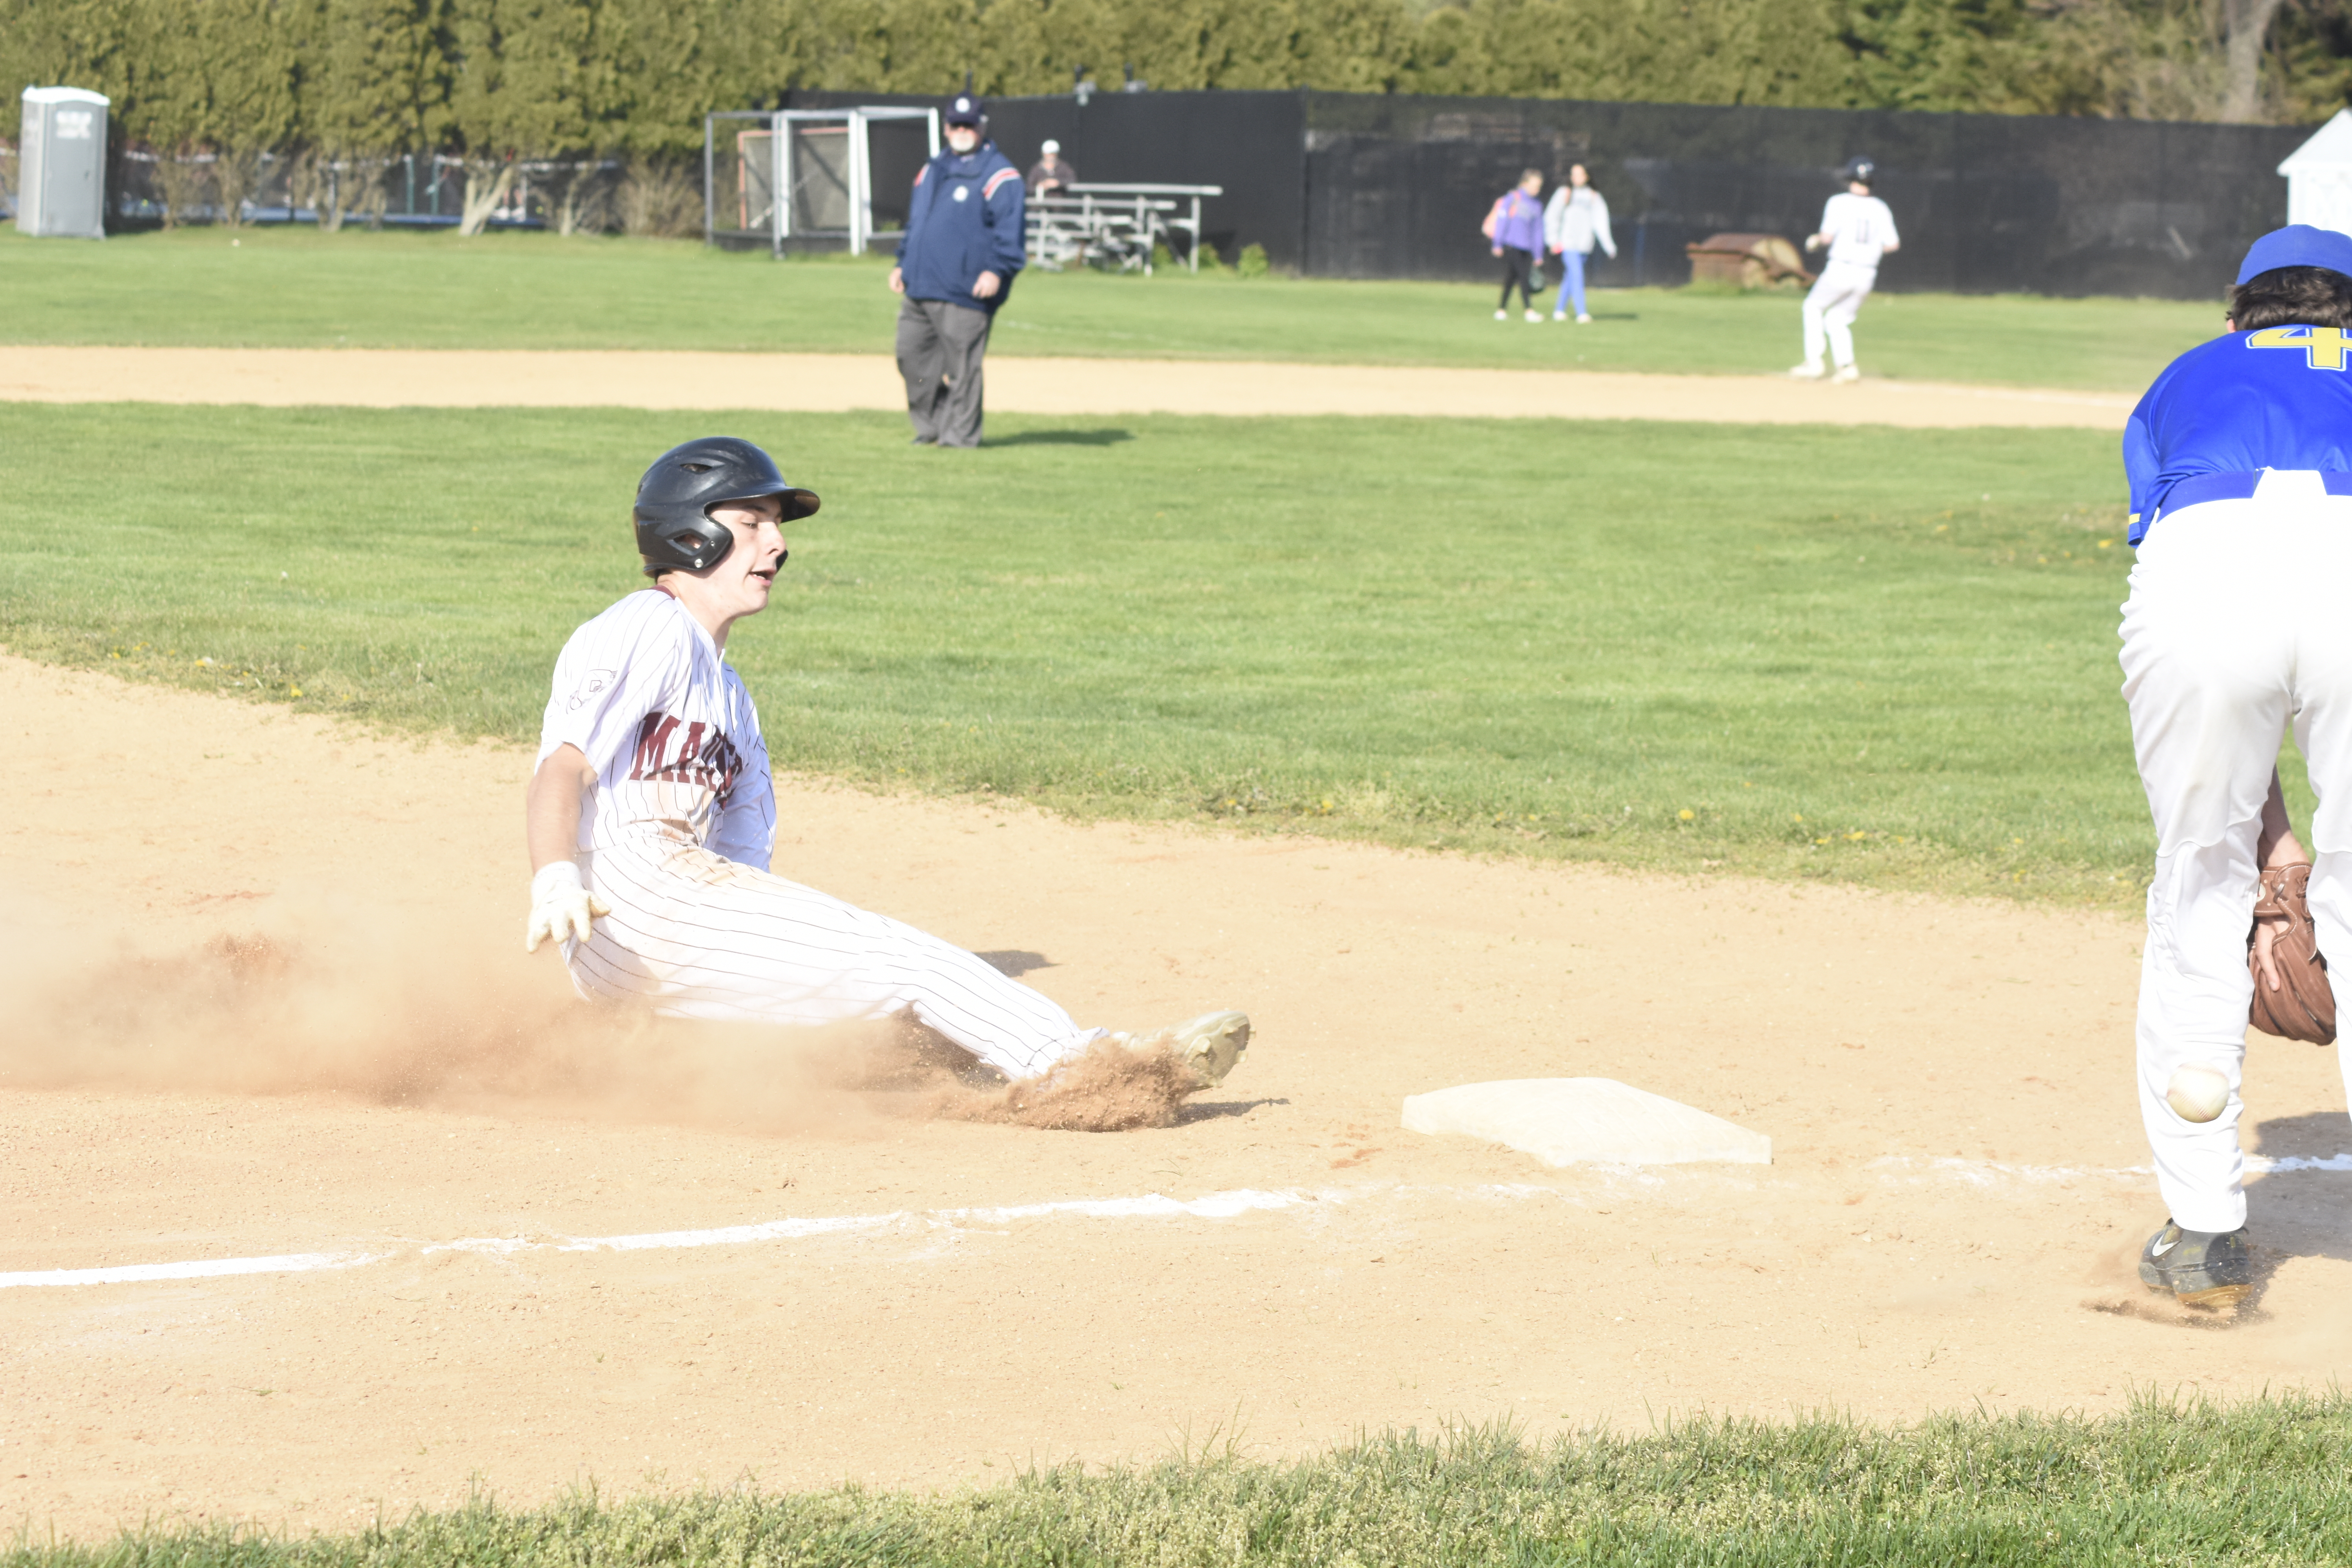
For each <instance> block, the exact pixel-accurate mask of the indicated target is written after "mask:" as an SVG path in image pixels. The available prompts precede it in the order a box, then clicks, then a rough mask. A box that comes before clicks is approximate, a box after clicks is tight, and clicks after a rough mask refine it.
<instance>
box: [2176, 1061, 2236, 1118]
mask: <svg viewBox="0 0 2352 1568" xmlns="http://www.w3.org/2000/svg"><path fill="white" fill-rule="evenodd" d="M2164 1102H2165V1103H2166V1104H2167V1105H2169V1106H2170V1107H2172V1109H2173V1110H2177V1111H2179V1113H2180V1120H2182V1121H2212V1120H2213V1118H2215V1117H2217V1116H2219V1115H2221V1111H2222V1109H2223V1108H2224V1107H2225V1106H2227V1105H2228V1104H2229V1103H2230V1080H2229V1079H2228V1078H2227V1077H2226V1076H2225V1075H2223V1074H2221V1073H2218V1072H2216V1071H2214V1070H2213V1069H2212V1068H2199V1067H2187V1068H2174V1069H2173V1074H2172V1081H2171V1082H2170V1083H2168V1084H2167V1085H2166V1086H2165V1089H2164Z"/></svg>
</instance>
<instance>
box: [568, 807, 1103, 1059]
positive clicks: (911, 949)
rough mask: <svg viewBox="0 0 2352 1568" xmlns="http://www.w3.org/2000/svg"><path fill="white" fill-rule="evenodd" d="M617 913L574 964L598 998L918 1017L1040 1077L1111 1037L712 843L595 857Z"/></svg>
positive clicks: (737, 1009) (856, 1017) (678, 1007)
mask: <svg viewBox="0 0 2352 1568" xmlns="http://www.w3.org/2000/svg"><path fill="white" fill-rule="evenodd" d="M580 862H581V874H582V879H583V880H584V881H585V882H586V883H587V885H588V887H589V888H590V889H592V890H593V891H594V892H595V893H596V894H597V896H598V897H600V898H602V899H603V900H604V901H605V902H606V903H608V904H610V905H611V906H612V909H613V912H612V913H611V914H609V915H606V916H604V918H603V919H602V920H599V921H596V923H595V927H594V931H593V935H592V937H591V938H590V940H589V941H587V942H567V943H566V944H565V946H564V949H563V957H564V962H565V963H567V964H569V965H570V966H571V970H572V984H573V985H574V986H576V987H577V988H578V990H579V991H580V994H582V995H583V996H588V997H603V998H607V999H611V1000H630V1001H638V1002H647V1003H650V1004H652V1005H653V1008H654V1010H655V1011H656V1012H657V1013H660V1014H662V1015H664V1016H668V1017H673V1018H704V1019H712V1020H717V1021H720V1022H738V1023H761V1024H787V1025H798V1026H814V1025H824V1024H842V1023H854V1022H860V1021H864V1020H869V1019H879V1018H887V1017H890V1016H894V1015H896V1014H899V1013H906V1012H911V1013H912V1014H913V1015H914V1016H915V1019H916V1021H917V1022H918V1023H920V1024H923V1025H925V1026H928V1027H929V1028H932V1029H936V1030H938V1031H939V1032H940V1034H941V1035H944V1036H945V1037H948V1038H949V1039H950V1040H952V1041H954V1042H955V1043H956V1044H957V1045H959V1046H961V1047H963V1048H964V1049H965V1050H968V1051H970V1052H971V1054H972V1055H974V1056H976V1057H978V1058H980V1059H981V1060H982V1061H984V1062H986V1063H988V1064H989V1066H991V1067H992V1068H996V1069H997V1071H999V1072H1001V1073H1003V1075H1004V1076H1005V1077H1006V1078H1009V1079H1025V1078H1035V1077H1037V1076H1038V1075H1040V1074H1042V1073H1044V1072H1045V1071H1046V1070H1047V1069H1048V1068H1052V1067H1053V1066H1055V1064H1056V1063H1058V1062H1061V1061H1064V1060H1066V1059H1067V1058H1071V1057H1075V1056H1077V1055H1079V1054H1080V1053H1082V1052H1084V1051H1085V1050H1086V1048H1087V1047H1088V1046H1090V1045H1092V1044H1094V1042H1095V1041H1096V1040H1097V1039H1098V1038H1100V1037H1102V1036H1103V1035H1104V1034H1105V1033H1107V1031H1105V1030H1101V1029H1081V1028H1079V1027H1078V1026H1077V1025H1076V1023H1074V1022H1072V1021H1071V1018H1070V1016H1069V1015H1068V1014H1067V1013H1066V1012H1064V1011H1063V1010H1062V1008H1061V1006H1060V1005H1059V1004H1057V1003H1055V1001H1054V1000H1053V999H1052V998H1051V997H1049V996H1046V995H1045V994H1043V993H1041V992H1037V991H1033V990H1031V989H1030V988H1029V987H1028V986H1026V985H1024V984H1021V983H1020V982H1019V981H1017V980H1013V979H1010V978H1008V977H1006V976H1005V975H1003V974H1001V973H998V972H997V971H996V970H995V969H993V968H992V967H991V966H990V965H989V964H988V963H986V962H984V961H983V960H982V959H980V958H978V957H976V956H974V955H973V954H971V953H969V952H965V951H964V950H963V949H961V948H960V947H957V946H955V945H953V944H952V943H950V942H942V941H940V939H939V938H938V937H935V936H932V935H930V934H929V932H927V931H918V930H916V929H915V928H914V927H913V926H910V925H908V924H906V923H905V922H904V921H894V920H892V919H890V918H889V917H888V916H887V915H877V914H875V913H873V912H871V911H870V910H861V909H859V908H857V907H856V905H855V904H850V903H845V902H844V901H843V900H839V899H836V898H833V897H831V896H829V895H827V894H824V893H820V892H818V891H817V890H816V889H814V888H803V887H802V886H801V885H800V884H799V883H797V882H788V881H786V880H784V879H782V877H776V876H771V875H770V874H769V873H767V872H765V871H757V870H753V869H752V868H750V867H748V866H739V865H737V864H736V863H735V862H734V861H732V860H729V859H726V858H723V857H721V856H719V855H714V854H712V853H711V852H710V851H709V850H707V849H700V848H694V847H684V848H678V849H676V850H672V851H670V852H668V853H667V854H662V853H659V852H655V851H648V852H646V853H643V854H640V853H637V852H635V851H631V850H612V849H607V850H601V851H598V852H596V853H594V854H589V853H585V852H583V854H582V855H581V857H580Z"/></svg>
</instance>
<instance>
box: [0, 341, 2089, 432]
mask: <svg viewBox="0 0 2352 1568" xmlns="http://www.w3.org/2000/svg"><path fill="white" fill-rule="evenodd" d="M125 400H137V401H140V402H145V403H200V404H257V405H266V406H271V407H288V406H302V405H345V406H352V407H362V408H397V407H403V406H409V407H428V408H453V407H454V408H484V407H528V408H584V407H599V408H708V407H710V406H712V405H714V404H723V405H725V406H727V407H730V408H765V409H777V410H782V411H788V412H815V413H831V412H838V411H841V410H845V409H856V408H879V409H895V408H903V407H904V406H905V405H906V392H905V388H904V386H903V385H902V384H901V383H900V382H899V380H898V372H897V370H896V368H895V367H894V366H893V364H892V363H891V361H890V360H889V359H888V358H887V357H886V356H883V355H880V354H765V353H682V352H662V351H653V350H647V351H642V352H633V353H625V352H605V351H595V350H577V351H534V350H527V349H507V350H467V349H215V348H131V347H73V348H55V347H39V346H23V347H10V348H7V349H5V351H0V402H30V403H111V402H119V401H125ZM2134 401H2135V400H2134V399H2133V398H2132V397H2130V396H2129V395H2118V394H2111V393H2097V392H2067V391H2060V390H2052V391H2040V390H2035V389H2033V388H2030V387H2003V386H1959V385H1948V384H1940V383H1932V382H1902V381H1885V380H1879V379H1871V380H1868V381H1865V382H1864V383H1862V384H1858V385H1851V386H1832V385H1830V384H1825V383H1820V382H1792V381H1790V380H1787V379H1785V378H1782V377H1779V376H1761V375H1654V374H1643V373H1638V372H1608V373H1601V372H1586V371H1572V370H1570V371H1549V370H1477V369H1449V368H1445V367H1443V366H1427V365H1333V364H1251V363H1234V362H1231V361H1197V362H1196V361H1181V360H1110V359H1027V358H1018V357H1013V356H1010V355H1005V356H999V357H995V358H992V359H991V360H990V361H989V362H988V405H989V407H991V408H992V409H994V410H995V411H996V412H998V413H1000V414H1045V415H1068V416H1096V415H1112V414H1211V415H1257V414H1285V415H1312V414H1338V415H1357V416H1361V415H1445V416H1460V417H1465V418H1553V419H1685V420H1698V421H1703V422H1708V423H1721V424H1743V425H1893V426H1904V427H1906V428H1912V429H1936V428H1957V427H1966V426H2074V427H2082V428H2087V429H2094V430H2115V431H2118V432H2120V431H2121V430H2122V429H2123V426H2124V419H2125V416H2127V415H2128V414H2129V413H2130V412H2131V408H2132V404H2133V402H2134Z"/></svg>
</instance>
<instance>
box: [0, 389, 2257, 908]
mask: <svg viewBox="0 0 2352 1568" xmlns="http://www.w3.org/2000/svg"><path fill="white" fill-rule="evenodd" d="M709 428H720V429H728V430H731V431H734V432H736V433H740V434H742V435H745V436H749V437H754V438H756V439H758V440H761V442H763V443H766V444H768V445H769V446H771V447H772V448H773V449H775V450H776V451H778V452H779V453H781V454H782V457H783V459H784V462H785V465H786V468H787V471H788V472H790V473H792V474H793V475H794V476H795V477H796V478H798V479H802V480H803V481H804V482H807V483H811V484H813V485H814V486H815V488H816V489H819V490H820V491H821V492H822V493H823V494H824V496H825V498H826V500H825V509H824V513H823V515H822V516H821V517H819V518H818V519H816V520H815V521H813V522H811V523H809V524H806V525H803V527H801V528H799V529H797V530H796V531H795V537H794V538H793V541H792V542H793V561H792V564H791V566H790V567H789V568H788V570H787V571H786V573H785V574H784V576H783V578H782V581H781V583H780V584H779V591H778V595H777V602H776V607H775V608H773V609H772V610H771V611H770V612H769V613H768V614H767V615H766V616H762V617H761V618H760V619H758V620H755V621H751V622H748V623H746V624H745V625H744V626H742V627H741V628H740V629H739V630H738V632H737V634H736V637H735V640H734V641H733V643H732V644H731V645H730V655H731V657H733V658H734V659H735V660H736V662H737V663H738V665H739V667H740V668H741V669H742V670H743V672H744V674H745V677H746V679H748V680H749V682H750V684H751V689H752V691H753V693H754V695H755V697H756V698H757V700H759V702H760V705H761V712H762V714H763V715H764V719H765V723H766V726H767V732H768V737H769V745H770V749H771V752H772V754H773V756H774V759H775V762H776V764H777V766H778V767H779V768H782V769H787V770H803V771H808V772H813V773H824V774H832V775H838V776H845V777H848V778H852V779H856V780H859V781H862V782H865V783H867V784H879V785H884V786H892V785H900V784H903V785H907V786H910V787H915V788H920V789H925V790H937V791H945V792H976V791H987V792H992V793H995V794H999V795H1013V796H1020V797H1025V798H1028V799H1031V800H1034V801H1038V802H1041V803H1043V804H1045V805H1048V806H1050V807H1053V808H1055V809H1057V810H1062V811H1066V812H1069V813H1072V814H1075V815H1078V816H1121V817H1130V818H1143V819H1175V820H1202V819H1215V820H1222V821H1227V822H1234V823H1241V824H1247V825H1257V826H1266V827H1273V828H1282V827H1300V826H1303V827H1307V828H1309V829H1311V830H1313V831H1316V832H1318V833H1323V834H1328V835H1335V836H1340V837H1365V838H1370V839H1376V840H1379V841H1382V842H1386V843H1391V844H1397V845H1404V846H1438V847H1446V848H1467V849H1502V850H1507V851H1509V852H1511V853H1514V854H1524V855H1531V856H1536V857H1567V858H1580V859H1595V860H1605V861H1612V862H1617V863H1622V864H1633V865H1647V866H1663V867H1668V868H1685V869H1691V870H1698V869H1703V868H1713V867H1718V866H1719V867H1721V868H1727V869H1731V870H1739V871H1754V872H1759V873H1762V874H1766V875H1773V876H1785V875H1796V876H1806V877H1827V878H1834V879H1857V880H1862V881H1866V882H1873V883H1878V884H1882V885H1890V886H1907V887H1927V888H1935V889H1944V890H1957V891H1962V892H1967V891H1979V890H1987V889H1993V888H1996V887H1998V888H2000V889H2006V890H2011V891H2016V892H2026V893H2035V894H2053V895H2063V896H2066V897H2069V898H2088V899H2091V900H2095V901H2100V902H2114V903H2122V902H2126V901H2128V900H2130V899H2131V898H2132V897H2134V896H2135V893H2136V889H2137V887H2138V885H2139V878H2140V875H2141V868H2142V867H2143V865H2144V864H2145V861H2146V857H2147V853H2148V828H2147V811H2146V806H2145V805H2144V803H2143V801H2142V799H2141V796H2140V793H2139V788H2138V784H2137V779H2136V777H2135V775H2134V773H2133V769H2132V762H2131V752H2130V746H2129V742H2128V736H2127V732H2126V722H2125V716H2124V710H2123V706H2122V702H2121V700H2120V699H2119V697H2118V696H2117V694H2116V687H2117V684H2118V680H2119V677H2118V673H2117V670H2116V639H2115V628H2116V605H2118V604H2119V602H2120V601H2121V600H2122V598H2123V596H2124V593H2125V582H2124V578H2125V574H2126V570H2127V567H2128V559H2129V552H2128V551H2127V550H2126V548H2125V547H2124V546H2123V544H2122V542H2121V531H2122V527H2123V518H2122V514H2121V511H2120V509H2119V508H2118V507H2117V506H2116V504H2115V502H2114V500H2112V498H2113V497H2114V495H2115V493H2116V473H2115V459H2114V456H2113V452H2112V450H2111V445H2110V442H2109V440H2108V439H2107V438H2106V437H2102V436H2099V435H2096V434H2094V433H2088V432H2075V431H2060V430H2053V431H1940V432H1935V431H1909V432H1893V431H1884V430H1866V429H1854V430H1832V429H1808V430H1790V429H1786V428H1769V429H1757V428H1748V427H1738V426H1671V425H1633V426H1579V425H1572V424H1567V423H1549V422H1545V423H1533V424H1530V423H1522V422H1517V421H1496V422H1482V421H1473V420H1461V421H1449V420H1383V419H1292V420H1282V419H1253V420H1222V419H1213V418H1176V417H1150V418H1135V419H1129V420H1123V421H1119V422H1118V423H1116V424H1108V423H1103V422H1094V421H1057V420H1053V419H1048V418H1045V417H1029V418H999V419H996V420H994V421H992V425H991V429H992V445H991V446H990V447H988V448H986V449H984V450H982V451H981V452H978V453H957V452H942V451H938V450H933V449H928V448H912V447H908V446H907V444H906V438H905V431H904V426H903V423H902V422H901V421H900V420H898V419H897V418H895V417H893V416H886V415H878V414H877V415H840V416H777V415H734V416H728V415H700V414H661V415H647V414H641V413H635V412H629V411H623V410H585V411H583V410H554V409H546V410H495V411H488V410H418V409H408V410H398V411H392V412H372V411H359V410H333V409H308V410H268V411H261V410H254V409H245V408H194V407H157V406H108V405H79V406H43V405H14V406H6V407H0V641H5V643H6V644H7V645H8V646H9V647H11V648H12V649H13V650H15V651H19V652H24V653H29V654H32V655H34V656H36V657H40V658H53V659H60V660H65V661H68V662H72V663H79V664H85V665H88V664H97V665H101V666H104V667H106V668H113V669H119V670H122V671H125V672H127V673H131V674H132V675H134V676H138V677H142V678H145V679H160V680H168V681H172V682H174V683H178V684H182V685H189V686H195V687H199V688H206V689H211V688H219V689H228V690H232V691H244V692H247V693H250V694H253V695H256V696H259V697H263V698H266V699H268V700H274V701H279V702H287V701H292V702H296V703H298V704H299V706H301V707H303V708H306V709H310V710H320V711H327V712H336V713H343V714H349V715H352V716H354V717H357V718H360V719H362V720H367V721H374V722H377V723H381V724H383V725H387V726H391V727H395V728H406V729H425V730H446V731H452V732H455V733H457V734H459V735H490V736H497V737H501V738H504V739H509V740H523V739H527V738H530V737H534V736H535V735H536V733H537V731H538V724H539V713H540V709H541V704H542V703H543V702H544V700H545V690H546V688H545V682H546V679H547V677H548V671H549V668H550V667H551V662H552V659H553V657H554V654H555V650H556V648H557V647H558V646H559V644H560V643H561V641H562V638H563V637H564V636H565V635H566V633H568V632H569V630H570V629H571V628H572V626H574V625H575V624H577V623H578V622H579V621H581V620H583V619H584V618H585V617H587V616H590V615H592V614H593V613H595V612H596V611H597V610H599V609H601V608H603V607H604V605H606V604H608V603H610V602H611V600H612V599H613V598H614V597H615V596H617V595H619V594H620V593H622V592H625V591H626V590H627V589H628V588H630V587H631V586H632V585H633V584H635V582H636V581H637V579H636V577H635V560H634V556H633V553H632V550H631V546H630V543H629V541H628V536H627V531H626V524H625V510H624V509H625V498H626V497H627V495H628V494H629V493H630V490H631V488H632V486H633V484H634V482H635V476H636V474H637V472H638V470H639V468H640V467H641V466H642V464H643V463H644V461H645V460H646V458H647V457H648V456H650V455H651V454H652V453H654V452H656V451H658V450H660V449H661V448H663V447H666V446H667V445H669V444H670V443H672V442H673V441H676V440H678V439H682V438H684V437H688V436H691V435H694V434H697V433H700V432H703V431H705V430H706V429H709ZM126 452H131V453H135V459H126V458H125V457H124V454H125V453H126ZM109 478H111V479H115V480H116V482H117V485H119V487H120V488H115V486H110V485H107V484H105V483H103V482H102V481H103V480H104V479H109ZM199 659H209V660H212V661H213V662H212V663H210V664H200V663H198V662H196V661H198V660H199ZM298 693H299V695H298ZM2297 788H2298V791H2299V789H2300V783H2299V780H2298V781H2297Z"/></svg>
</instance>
